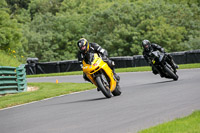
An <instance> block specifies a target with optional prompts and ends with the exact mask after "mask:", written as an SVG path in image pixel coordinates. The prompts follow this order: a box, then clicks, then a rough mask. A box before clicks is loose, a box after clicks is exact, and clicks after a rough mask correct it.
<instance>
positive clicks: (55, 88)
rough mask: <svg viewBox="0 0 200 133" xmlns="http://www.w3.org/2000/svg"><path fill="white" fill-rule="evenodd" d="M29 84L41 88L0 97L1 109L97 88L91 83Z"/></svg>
mask: <svg viewBox="0 0 200 133" xmlns="http://www.w3.org/2000/svg"><path fill="white" fill-rule="evenodd" d="M28 86H36V87H39V89H38V90H37V91H31V92H21V93H18V94H9V95H6V96H2V97H0V109H1V108H6V107H10V106H14V105H19V104H24V103H29V102H32V101H38V100H42V99H45V98H50V97H55V96H59V95H63V94H69V93H72V92H78V91H84V90H90V89H93V88H95V86H94V85H92V84H90V83H58V84H56V83H28Z"/></svg>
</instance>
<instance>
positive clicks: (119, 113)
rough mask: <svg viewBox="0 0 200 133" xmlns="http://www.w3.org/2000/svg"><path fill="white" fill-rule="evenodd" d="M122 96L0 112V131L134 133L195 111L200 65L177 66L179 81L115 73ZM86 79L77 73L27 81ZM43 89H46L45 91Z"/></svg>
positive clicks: (86, 95) (87, 95)
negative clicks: (197, 66)
mask: <svg viewBox="0 0 200 133" xmlns="http://www.w3.org/2000/svg"><path fill="white" fill-rule="evenodd" d="M119 75H120V77H121V82H120V84H121V87H122V91H123V93H122V95H121V96H118V97H112V98H110V99H106V98H104V96H103V94H102V93H101V92H97V91H96V89H93V90H90V91H84V92H80V93H75V94H70V95H65V96H61V97H56V98H52V99H48V100H43V101H39V102H34V103H31V104H26V105H23V106H18V107H14V108H9V109H4V110H0V132H1V133H135V132H137V131H138V130H141V129H144V128H148V127H150V126H154V125H157V124H159V123H163V122H166V121H170V120H173V119H175V118H179V117H183V116H186V115H189V114H190V113H192V112H193V111H194V110H199V109H200V69H192V70H189V69H188V70H178V75H179V80H178V81H173V80H171V79H164V78H160V77H159V76H158V75H153V74H152V73H151V72H132V73H131V72H130V73H120V74H119ZM56 79H58V80H59V82H85V81H83V79H82V76H65V77H53V78H52V77H49V78H34V79H28V82H47V81H49V82H55V80H56ZM47 93H48V92H47Z"/></svg>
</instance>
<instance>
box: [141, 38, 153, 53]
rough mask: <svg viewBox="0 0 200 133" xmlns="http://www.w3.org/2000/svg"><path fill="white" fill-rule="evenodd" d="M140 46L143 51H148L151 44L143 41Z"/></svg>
mask: <svg viewBox="0 0 200 133" xmlns="http://www.w3.org/2000/svg"><path fill="white" fill-rule="evenodd" d="M142 46H143V48H144V50H145V51H149V50H150V49H151V43H150V41H149V40H143V41H142Z"/></svg>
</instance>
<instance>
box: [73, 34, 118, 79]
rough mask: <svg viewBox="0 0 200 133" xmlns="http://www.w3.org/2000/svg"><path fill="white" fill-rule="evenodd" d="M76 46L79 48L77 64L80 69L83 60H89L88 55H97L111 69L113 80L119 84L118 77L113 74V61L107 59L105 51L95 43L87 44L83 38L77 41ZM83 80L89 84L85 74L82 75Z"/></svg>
mask: <svg viewBox="0 0 200 133" xmlns="http://www.w3.org/2000/svg"><path fill="white" fill-rule="evenodd" d="M77 46H78V48H79V51H78V62H79V63H80V64H81V67H82V61H83V60H85V61H87V60H88V59H89V57H90V55H89V54H90V53H97V54H99V55H100V56H101V58H102V59H103V61H104V62H106V63H107V64H108V66H109V67H110V68H111V69H112V71H113V74H114V76H115V78H116V79H117V81H118V82H119V80H120V77H119V76H118V75H117V74H116V73H115V69H114V66H115V63H114V61H112V60H110V59H109V58H108V52H107V51H106V50H105V49H103V48H102V47H101V46H100V45H98V44H97V43H89V42H88V41H87V40H86V39H85V38H81V39H80V40H78V42H77ZM83 78H84V79H85V80H87V81H89V82H90V80H89V79H88V78H87V76H86V75H85V73H83Z"/></svg>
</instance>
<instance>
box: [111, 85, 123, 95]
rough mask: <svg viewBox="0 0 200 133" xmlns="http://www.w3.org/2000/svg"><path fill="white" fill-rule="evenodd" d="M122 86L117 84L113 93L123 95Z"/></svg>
mask: <svg viewBox="0 0 200 133" xmlns="http://www.w3.org/2000/svg"><path fill="white" fill-rule="evenodd" d="M121 93H122V92H121V87H120V86H119V85H117V86H116V88H115V90H114V91H113V92H112V94H113V95H114V96H119V95H121Z"/></svg>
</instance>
